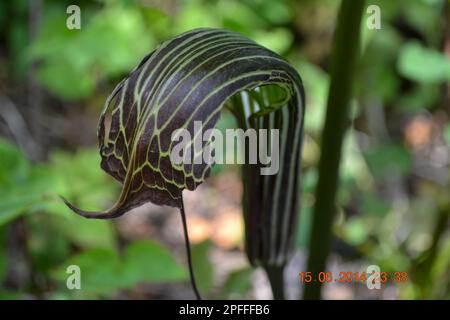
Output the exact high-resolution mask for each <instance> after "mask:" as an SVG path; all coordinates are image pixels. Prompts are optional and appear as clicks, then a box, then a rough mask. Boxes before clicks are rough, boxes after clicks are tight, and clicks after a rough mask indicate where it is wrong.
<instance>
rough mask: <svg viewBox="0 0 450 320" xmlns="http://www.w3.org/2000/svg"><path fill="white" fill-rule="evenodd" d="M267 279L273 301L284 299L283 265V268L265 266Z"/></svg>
mask: <svg viewBox="0 0 450 320" xmlns="http://www.w3.org/2000/svg"><path fill="white" fill-rule="evenodd" d="M264 269H265V271H266V274H267V277H268V278H269V282H270V287H271V288H272V293H273V298H274V299H275V300H284V299H286V297H285V295H284V276H283V273H284V265H283V266H266V267H264Z"/></svg>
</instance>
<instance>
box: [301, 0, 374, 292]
mask: <svg viewBox="0 0 450 320" xmlns="http://www.w3.org/2000/svg"><path fill="white" fill-rule="evenodd" d="M364 3H365V1H364V0H343V1H342V4H341V7H340V11H339V15H338V20H337V28H336V33H335V37H334V43H333V52H332V56H331V82H330V90H329V94H328V103H327V111H326V118H325V125H324V129H323V133H322V148H321V156H320V160H319V180H318V183H317V187H316V197H315V198H316V202H315V206H314V216H313V222H312V230H311V237H310V241H309V243H310V245H309V258H308V264H307V271H311V272H312V275H313V276H317V274H318V273H319V272H320V271H326V270H324V269H325V262H326V258H327V256H328V253H329V249H330V240H331V227H332V222H333V218H334V214H335V199H336V191H337V183H338V178H339V163H340V158H341V149H342V141H343V138H344V133H345V131H346V129H347V126H348V124H349V122H350V121H349V113H350V112H349V110H350V108H349V105H350V96H351V88H352V80H353V74H354V70H355V66H356V62H357V58H358V47H359V41H360V24H361V17H362V12H363V8H364ZM320 291H321V284H320V282H311V283H310V284H308V285H307V286H305V289H304V298H305V299H320Z"/></svg>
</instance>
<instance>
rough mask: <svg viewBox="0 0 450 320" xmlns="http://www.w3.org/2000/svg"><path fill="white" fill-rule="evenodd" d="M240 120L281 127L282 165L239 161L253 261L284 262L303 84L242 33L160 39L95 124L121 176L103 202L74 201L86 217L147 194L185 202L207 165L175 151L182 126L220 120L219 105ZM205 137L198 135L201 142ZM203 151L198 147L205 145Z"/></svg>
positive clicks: (108, 166)
mask: <svg viewBox="0 0 450 320" xmlns="http://www.w3.org/2000/svg"><path fill="white" fill-rule="evenodd" d="M225 106H226V107H228V108H229V109H230V110H231V111H232V112H233V114H234V115H235V116H236V118H237V121H238V123H239V125H240V127H241V128H243V129H247V128H254V129H264V128H265V129H279V132H280V135H279V136H280V154H279V159H280V169H279V172H278V173H277V174H275V175H271V176H263V175H261V174H260V168H261V167H263V165H260V164H246V165H243V167H242V177H243V184H244V197H243V211H244V220H245V229H246V251H247V254H248V256H249V259H250V261H251V262H252V263H253V264H263V265H282V264H284V263H285V262H286V259H287V258H288V256H289V254H290V252H292V250H291V249H292V244H293V240H294V239H293V235H294V234H295V230H296V225H297V221H296V220H297V216H298V212H299V178H300V159H301V145H302V136H303V116H304V92H303V86H302V82H301V79H300V76H299V75H298V73H297V72H296V70H295V69H294V68H293V67H292V66H291V65H290V64H289V63H288V62H286V61H285V60H284V59H283V58H281V57H280V56H278V55H277V54H276V53H274V52H272V51H270V50H268V49H266V48H264V47H262V46H260V45H258V44H257V43H255V42H253V41H252V40H250V39H248V38H246V37H244V36H242V35H241V34H238V33H235V32H230V31H226V30H219V29H206V28H203V29H195V30H192V31H189V32H186V33H183V34H181V35H179V36H177V37H175V38H173V39H171V40H169V41H166V42H164V43H162V44H161V45H160V46H159V47H158V48H157V49H156V50H155V51H153V52H152V53H150V54H149V55H148V56H146V57H145V58H144V59H143V60H142V61H141V63H140V64H139V65H138V66H137V67H136V68H135V69H134V70H133V71H132V72H131V73H130V75H129V76H128V77H127V78H126V79H124V80H122V81H121V82H120V83H119V84H118V85H117V86H116V88H115V89H114V91H113V92H112V94H111V95H110V96H109V97H108V99H107V101H106V103H105V106H104V109H103V111H102V113H101V116H100V121H99V126H98V132H97V135H98V139H99V150H100V154H101V158H102V161H101V167H102V168H103V169H104V170H105V171H106V172H107V173H109V174H110V175H111V176H113V177H114V178H115V179H117V180H118V181H120V182H121V183H122V191H121V194H120V197H119V199H118V200H117V202H116V203H115V204H114V206H113V207H112V208H111V209H109V210H108V211H106V212H90V211H84V210H80V209H78V208H76V207H75V206H74V205H72V204H71V203H69V202H68V201H66V200H65V202H66V204H67V205H68V206H69V207H70V208H71V209H72V210H73V211H75V212H76V213H78V214H80V215H82V216H84V217H87V218H100V219H107V218H115V217H119V216H121V215H123V214H124V213H125V212H127V211H129V210H131V209H132V208H135V207H137V206H140V205H142V204H144V203H146V202H153V203H155V204H158V205H168V206H173V207H180V206H181V196H182V190H183V189H185V188H187V189H189V190H194V189H195V188H196V187H197V186H198V185H199V184H201V183H202V182H203V181H204V180H205V178H206V177H208V175H209V173H210V169H211V168H210V165H208V164H206V163H201V164H180V165H175V164H172V163H171V161H170V152H171V151H172V148H173V146H174V142H173V141H172V139H171V136H172V133H173V132H174V131H175V130H176V129H180V128H185V129H187V130H189V132H190V133H191V135H192V136H193V134H194V121H202V124H203V131H205V130H207V129H210V128H214V126H215V125H216V123H217V121H218V119H219V116H220V112H221V110H222V109H223V107H225ZM207 143H208V142H202V147H204V146H205V145H206V144H207ZM200 156H201V155H200Z"/></svg>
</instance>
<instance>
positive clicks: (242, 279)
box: [220, 268, 254, 299]
mask: <svg viewBox="0 0 450 320" xmlns="http://www.w3.org/2000/svg"><path fill="white" fill-rule="evenodd" d="M253 272H254V269H252V268H243V269H240V270H236V271H233V272H231V273H230V274H229V275H228V278H227V280H226V281H225V283H224V285H223V288H222V292H221V294H220V298H221V299H245V298H246V297H247V293H248V292H249V291H250V289H251V288H252V275H253Z"/></svg>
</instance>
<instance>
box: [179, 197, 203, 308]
mask: <svg viewBox="0 0 450 320" xmlns="http://www.w3.org/2000/svg"><path fill="white" fill-rule="evenodd" d="M180 214H181V220H182V222H183V232H184V242H185V244H186V254H187V260H188V266H189V276H190V278H191V285H192V290H193V291H194V294H195V297H196V298H197V300H202V298H201V296H200V293H199V291H198V289H197V284H196V282H195V275H194V267H193V265H192V254H191V245H190V242H189V234H188V229H187V221H186V212H185V211H184V203H183V196H181V206H180Z"/></svg>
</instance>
